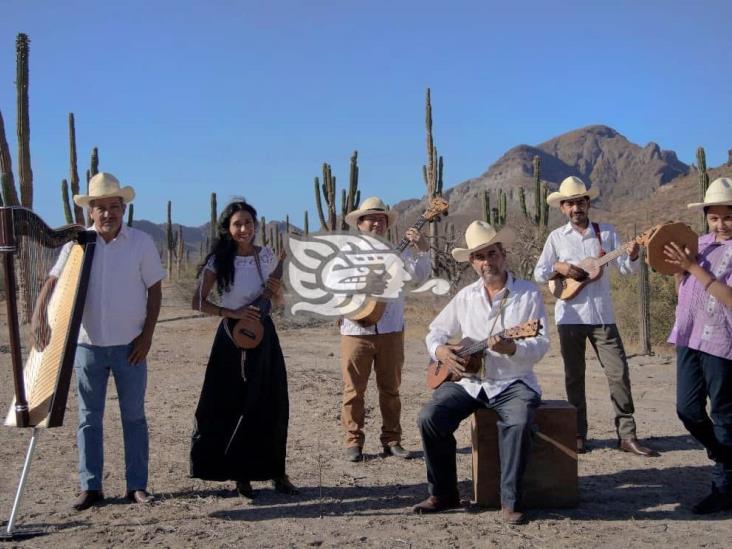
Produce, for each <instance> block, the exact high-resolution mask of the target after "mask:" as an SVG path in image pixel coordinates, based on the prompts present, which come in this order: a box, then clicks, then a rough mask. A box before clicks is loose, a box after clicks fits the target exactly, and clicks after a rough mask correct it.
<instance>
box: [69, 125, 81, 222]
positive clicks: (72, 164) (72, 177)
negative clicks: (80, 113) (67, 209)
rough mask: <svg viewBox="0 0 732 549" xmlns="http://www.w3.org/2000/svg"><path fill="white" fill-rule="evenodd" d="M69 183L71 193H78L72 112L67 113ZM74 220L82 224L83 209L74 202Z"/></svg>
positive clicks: (77, 171) (77, 169)
mask: <svg viewBox="0 0 732 549" xmlns="http://www.w3.org/2000/svg"><path fill="white" fill-rule="evenodd" d="M69 183H70V185H71V195H72V196H73V195H75V194H79V168H78V165H77V160H76V124H75V122H74V113H73V112H70V113H69ZM74 220H75V221H76V223H78V224H79V225H83V224H84V210H83V209H82V208H81V206H77V205H76V204H74Z"/></svg>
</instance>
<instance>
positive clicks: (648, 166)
mask: <svg viewBox="0 0 732 549" xmlns="http://www.w3.org/2000/svg"><path fill="white" fill-rule="evenodd" d="M534 156H539V158H541V177H542V180H543V181H546V182H547V184H548V186H549V189H550V191H553V190H556V189H557V187H558V186H559V183H560V182H561V181H562V180H563V179H564V178H565V177H568V176H570V175H575V176H578V177H580V178H581V179H582V180H583V181H585V182H586V183H587V184H588V185H590V186H593V185H597V186H599V188H600V197H599V199H598V200H597V207H599V208H601V209H611V208H612V206H613V204H614V203H617V202H619V201H622V200H627V199H632V200H637V199H642V198H643V197H646V196H648V195H649V194H651V193H653V192H654V191H655V190H656V189H658V188H660V187H662V186H663V185H666V184H668V183H669V182H671V181H672V180H674V179H675V178H677V177H679V176H683V175H686V174H688V173H689V166H687V165H686V164H684V163H683V162H681V161H680V160H679V159H678V158H677V157H676V153H674V152H673V151H666V150H662V149H661V148H660V147H659V145H658V144H656V143H653V142H651V143H648V144H647V145H645V146H643V147H641V146H640V145H637V144H635V143H632V142H630V141H629V140H628V139H627V138H626V137H624V136H623V135H621V134H620V133H618V132H617V131H616V130H614V129H612V128H609V127H608V126H602V125H596V126H587V127H585V128H580V129H577V130H573V131H570V132H567V133H565V134H562V135H560V136H558V137H555V138H553V139H550V140H549V141H546V142H545V143H541V144H539V145H535V146H532V145H525V144H522V145H518V146H516V147H513V148H512V149H510V150H508V151H507V152H506V153H505V154H504V155H503V156H502V157H501V158H499V159H498V160H497V161H496V162H495V163H493V164H492V165H491V166H489V168H488V169H487V170H486V171H485V172H484V173H483V174H482V175H480V176H478V177H476V178H473V179H469V180H467V181H463V182H461V183H459V184H458V185H455V186H454V187H452V188H451V189H449V190H448V191H447V192H445V195H446V197H447V198H448V199H449V201H450V213H451V214H457V216H458V219H460V218H463V217H468V218H471V217H472V218H474V217H475V216H479V215H480V213H481V197H482V194H483V191H485V190H488V191H491V193H492V196H495V194H493V192H495V191H497V189H499V188H500V189H503V190H504V191H506V192H508V195H509V212H511V211H518V193H517V192H516V190H517V189H518V188H519V187H524V188H525V189H526V191H527V202H528V203H529V204H531V203H532V198H531V196H532V194H533V158H534ZM395 208H396V209H398V210H400V212H402V213H403V214H405V215H406V217H407V218H408V219H409V218H412V217H416V216H417V215H419V213H421V211H419V210H420V208H423V202H420V203H418V204H415V203H414V201H413V200H410V201H404V202H400V203H399V204H397V205H396V206H395Z"/></svg>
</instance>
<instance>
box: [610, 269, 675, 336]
mask: <svg viewBox="0 0 732 549" xmlns="http://www.w3.org/2000/svg"><path fill="white" fill-rule="evenodd" d="M638 284H639V282H638V276H622V275H620V274H618V272H617V271H614V272H613V273H612V274H611V277H610V289H611V292H612V296H613V306H614V308H615V319H616V321H617V324H618V329H619V330H620V333H621V335H622V337H623V340H624V341H626V342H628V343H631V344H634V343H638V341H639V339H640V337H639V325H640V289H639V288H638ZM650 286H651V315H650V316H651V345H652V346H653V347H654V350H659V348H664V347H666V345H665V343H666V339H667V338H668V335H669V333H670V332H671V328H672V327H673V325H674V318H675V316H676V290H675V287H674V278H673V277H672V276H663V275H660V274H658V273H655V272H651V273H650Z"/></svg>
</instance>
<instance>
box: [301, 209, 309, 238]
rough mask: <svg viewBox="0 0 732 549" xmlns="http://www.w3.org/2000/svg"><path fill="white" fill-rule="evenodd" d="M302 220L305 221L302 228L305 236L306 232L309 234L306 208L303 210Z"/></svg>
mask: <svg viewBox="0 0 732 549" xmlns="http://www.w3.org/2000/svg"><path fill="white" fill-rule="evenodd" d="M304 221H305V223H304V224H303V228H302V230H303V233H304V234H305V236H307V235H308V234H310V223H309V221H308V211H307V210H305V219H304Z"/></svg>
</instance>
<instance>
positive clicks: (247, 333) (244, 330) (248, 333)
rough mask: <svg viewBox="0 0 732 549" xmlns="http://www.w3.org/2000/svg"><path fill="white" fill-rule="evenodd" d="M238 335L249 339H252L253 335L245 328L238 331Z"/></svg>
mask: <svg viewBox="0 0 732 549" xmlns="http://www.w3.org/2000/svg"><path fill="white" fill-rule="evenodd" d="M239 334H240V335H243V336H245V337H248V338H249V339H254V334H253V333H252V332H250V331H249V330H247V329H245V328H241V329H240V330H239Z"/></svg>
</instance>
